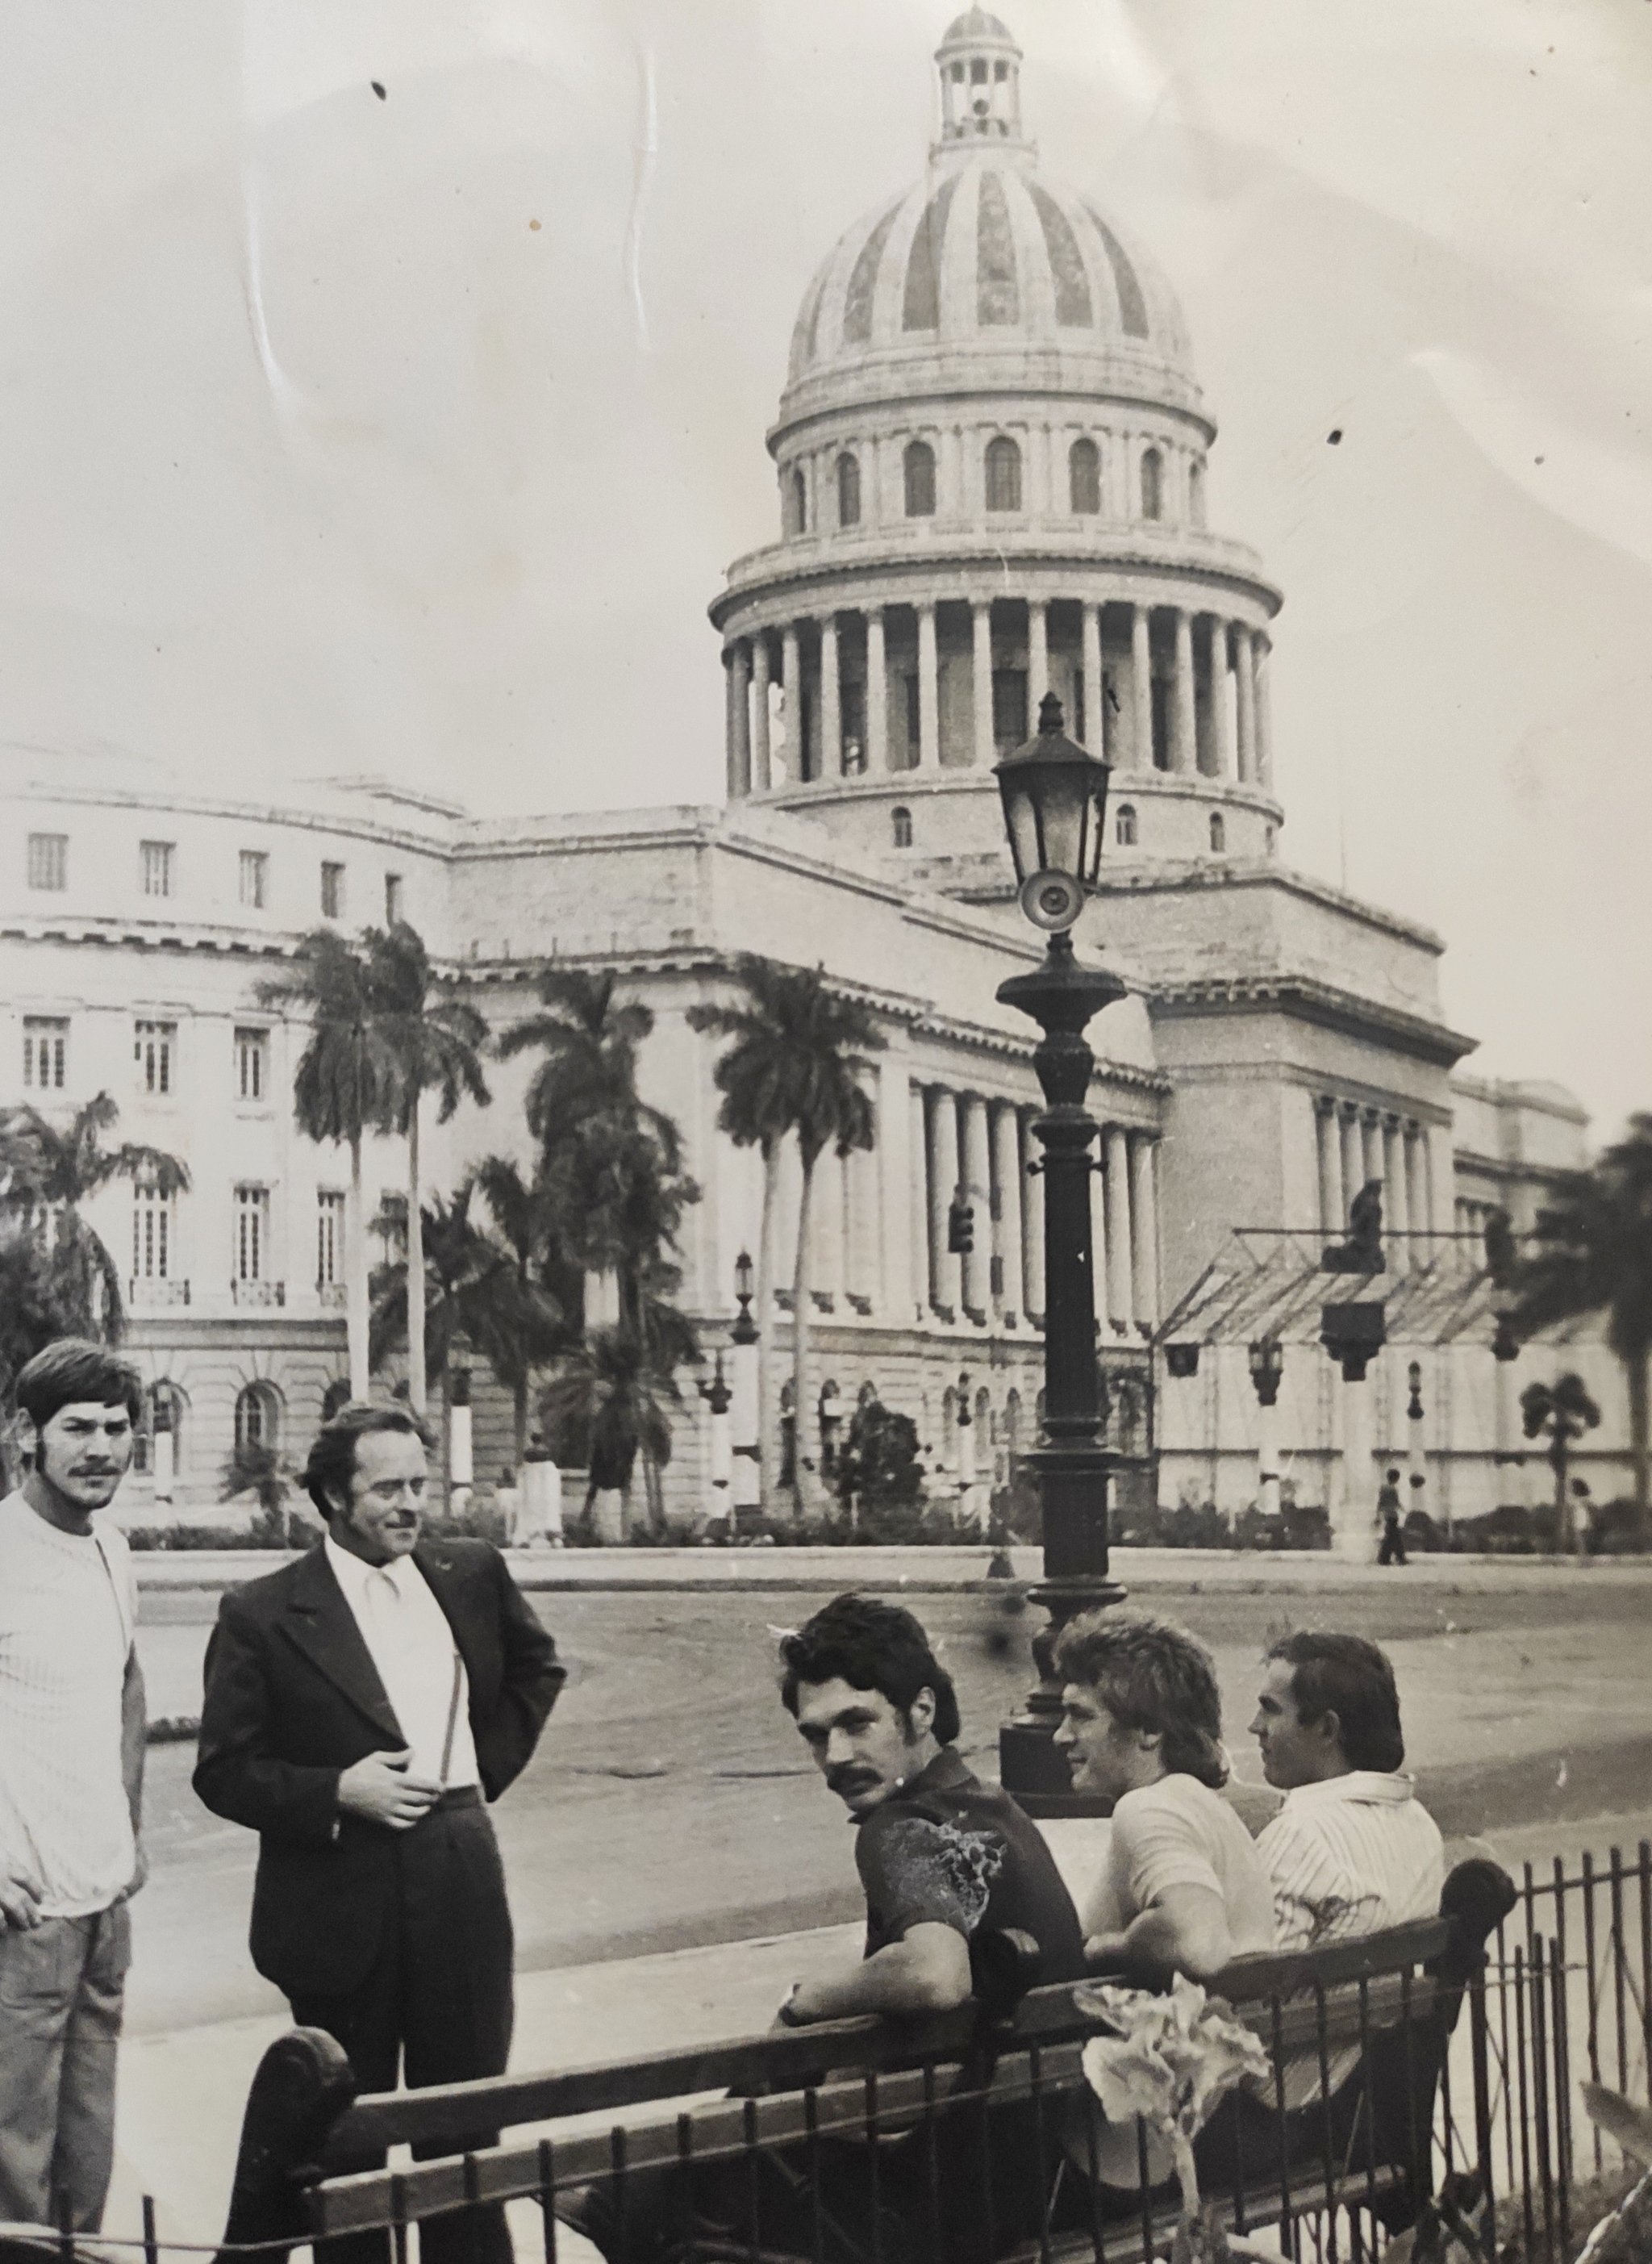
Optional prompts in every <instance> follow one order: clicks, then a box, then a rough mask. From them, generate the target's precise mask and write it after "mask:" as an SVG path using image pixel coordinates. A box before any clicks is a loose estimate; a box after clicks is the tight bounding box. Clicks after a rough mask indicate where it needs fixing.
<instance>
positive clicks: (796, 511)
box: [786, 465, 808, 534]
mask: <svg viewBox="0 0 1652 2264" xmlns="http://www.w3.org/2000/svg"><path fill="white" fill-rule="evenodd" d="M786 532H787V533H788V534H807V533H808V481H807V480H806V479H805V478H804V476H803V471H802V467H801V465H800V466H799V468H798V469H797V470H796V471H794V472H793V474H792V476H791V478H790V479H789V480H788V481H787V482H786Z"/></svg>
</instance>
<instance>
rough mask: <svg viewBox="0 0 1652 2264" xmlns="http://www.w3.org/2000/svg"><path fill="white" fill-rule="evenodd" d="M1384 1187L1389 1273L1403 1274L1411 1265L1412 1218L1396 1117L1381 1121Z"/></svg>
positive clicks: (1403, 1147)
mask: <svg viewBox="0 0 1652 2264" xmlns="http://www.w3.org/2000/svg"><path fill="white" fill-rule="evenodd" d="M1382 1186H1383V1193H1384V1194H1385V1196H1386V1198H1387V1201H1388V1215H1387V1217H1386V1218H1385V1220H1384V1222H1383V1239H1384V1240H1385V1241H1386V1243H1387V1244H1388V1271H1389V1273H1390V1274H1403V1273H1405V1272H1407V1271H1408V1270H1409V1266H1410V1262H1411V1244H1410V1238H1409V1237H1410V1224H1411V1219H1410V1208H1409V1204H1408V1202H1407V1201H1406V1186H1405V1133H1404V1130H1403V1128H1402V1125H1401V1123H1400V1120H1399V1118H1398V1117H1397V1116H1385V1117H1384V1118H1383V1120H1382Z"/></svg>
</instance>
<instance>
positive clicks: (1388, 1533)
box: [1377, 1517, 1406, 1564]
mask: <svg viewBox="0 0 1652 2264" xmlns="http://www.w3.org/2000/svg"><path fill="white" fill-rule="evenodd" d="M1405 1561H1406V1557H1405V1535H1404V1534H1403V1533H1402V1531H1401V1529H1400V1520H1399V1519H1398V1518H1397V1517H1388V1518H1385V1519H1384V1520H1383V1521H1382V1546H1381V1548H1380V1549H1378V1551H1377V1562H1378V1564H1404V1563H1405Z"/></svg>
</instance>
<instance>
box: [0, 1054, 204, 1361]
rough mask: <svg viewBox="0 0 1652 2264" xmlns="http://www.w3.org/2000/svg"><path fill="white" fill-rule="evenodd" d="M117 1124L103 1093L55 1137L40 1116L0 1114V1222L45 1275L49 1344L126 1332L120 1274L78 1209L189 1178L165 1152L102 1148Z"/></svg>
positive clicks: (130, 1144)
mask: <svg viewBox="0 0 1652 2264" xmlns="http://www.w3.org/2000/svg"><path fill="white" fill-rule="evenodd" d="M119 1121H120V1109H119V1108H118V1107H116V1105H115V1103H114V1101H113V1099H112V1098H111V1096H110V1095H109V1094H108V1093H106V1092H100V1093H99V1094H98V1097H97V1099H95V1100H89V1101H87V1102H86V1104H85V1105H84V1107H81V1108H78V1109H76V1112H75V1114H74V1115H73V1117H72V1118H71V1119H70V1121H69V1123H68V1124H67V1125H66V1126H65V1127H63V1128H61V1129H60V1128H59V1127H58V1126H56V1125H55V1124H53V1123H50V1122H49V1121H47V1118H45V1117H44V1116H42V1115H41V1114H40V1112H39V1110H38V1109H33V1108H26V1107H25V1108H8V1109H5V1110H4V1111H0V1213H4V1215H5V1216H6V1217H7V1218H8V1219H9V1220H10V1221H11V1222H14V1223H24V1224H25V1225H26V1226H27V1227H28V1228H29V1230H30V1231H31V1232H32V1233H33V1237H34V1239H35V1241H36V1244H37V1246H38V1248H39V1251H40V1256H41V1259H42V1260H43V1261H44V1269H45V1270H44V1278H43V1281H41V1282H40V1284H39V1285H38V1289H39V1295H40V1297H41V1298H42V1299H43V1300H44V1303H43V1304H42V1305H41V1307H40V1310H41V1312H42V1313H44V1312H46V1311H47V1310H49V1311H50V1313H51V1314H52V1315H53V1316H54V1320H55V1322H56V1325H54V1328H53V1330H52V1334H53V1335H56V1336H83V1337H97V1338H100V1339H103V1340H104V1341H105V1342H106V1343H109V1344H118V1343H119V1342H120V1337H121V1335H122V1333H123V1332H124V1330H125V1327H126V1301H125V1299H124V1298H123V1296H122V1295H121V1290H120V1282H121V1269H120V1266H119V1265H118V1264H117V1262H116V1260H115V1259H114V1258H113V1257H112V1255H111V1254H110V1252H109V1250H108V1248H107V1246H106V1245H105V1243H104V1241H103V1239H102V1237H100V1236H99V1235H98V1233H97V1231H96V1230H94V1229H93V1228H92V1227H91V1225H90V1224H89V1223H87V1221H86V1220H85V1218H84V1217H83V1216H82V1215H81V1205H82V1204H83V1202H85V1201H87V1199H88V1198H89V1197H90V1196H91V1195H95V1194H98V1192H99V1191H100V1190H101V1189H102V1188H104V1187H106V1186H110V1185H111V1184H112V1182H113V1181H115V1180H117V1179H125V1180H127V1181H128V1182H130V1183H132V1184H133V1185H138V1184H142V1185H144V1186H153V1187H155V1188H156V1190H157V1191H158V1192H159V1193H160V1194H163V1195H174V1194H181V1193H182V1192H183V1191H184V1190H185V1189H186V1188H187V1187H188V1186H189V1172H188V1170H187V1169H186V1167H185V1165H184V1164H183V1163H182V1162H181V1161H180V1160H179V1158H178V1157H176V1156H172V1155H169V1154H168V1153H167V1152H166V1150H164V1149H162V1148H152V1147H149V1146H148V1145H147V1144H146V1143H143V1142H141V1141H132V1140H127V1141H123V1142H122V1143H121V1144H120V1147H119V1148H106V1147H105V1145H104V1141H103V1136H104V1134H105V1132H108V1131H110V1130H112V1128H113V1127H114V1126H115V1124H117V1123H118V1122H119ZM44 1341H45V1342H47V1343H49V1342H50V1341H51V1339H50V1337H47V1339H44ZM39 1348H40V1347H39V1346H36V1349H37V1350H38V1349H39ZM26 1357H27V1355H25V1358H26ZM19 1365H21V1363H19Z"/></svg>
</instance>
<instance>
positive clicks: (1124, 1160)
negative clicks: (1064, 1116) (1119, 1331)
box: [1101, 1124, 1136, 1332]
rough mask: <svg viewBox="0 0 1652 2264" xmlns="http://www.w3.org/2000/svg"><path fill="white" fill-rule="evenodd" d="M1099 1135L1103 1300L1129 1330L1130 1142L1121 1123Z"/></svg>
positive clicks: (1131, 1292)
mask: <svg viewBox="0 0 1652 2264" xmlns="http://www.w3.org/2000/svg"><path fill="white" fill-rule="evenodd" d="M1101 1137H1102V1150H1103V1153H1104V1155H1105V1157H1106V1163H1107V1171H1106V1180H1105V1191H1106V1197H1107V1206H1106V1208H1107V1303H1108V1304H1109V1306H1110V1307H1111V1308H1112V1317H1113V1318H1114V1320H1115V1321H1117V1322H1118V1323H1119V1324H1120V1326H1121V1327H1122V1328H1124V1329H1125V1330H1126V1332H1131V1330H1132V1324H1133V1323H1134V1319H1135V1314H1136V1293H1135V1283H1134V1281H1133V1280H1132V1278H1131V1276H1132V1273H1133V1270H1134V1269H1133V1267H1132V1264H1131V1258H1132V1251H1131V1233H1130V1224H1131V1221H1130V1144H1129V1141H1128V1139H1127V1136H1126V1134H1125V1128H1124V1127H1123V1125H1122V1124H1109V1125H1108V1126H1107V1128H1106V1129H1105V1132H1104V1133H1103V1134H1102V1136H1101Z"/></svg>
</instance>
